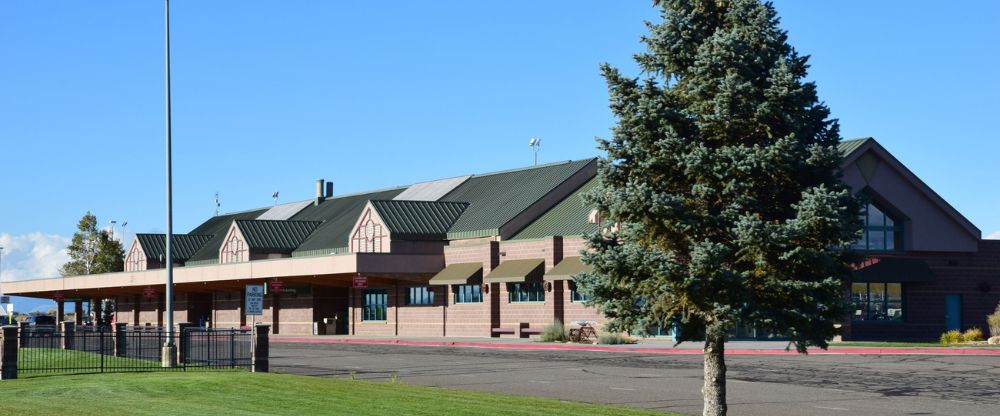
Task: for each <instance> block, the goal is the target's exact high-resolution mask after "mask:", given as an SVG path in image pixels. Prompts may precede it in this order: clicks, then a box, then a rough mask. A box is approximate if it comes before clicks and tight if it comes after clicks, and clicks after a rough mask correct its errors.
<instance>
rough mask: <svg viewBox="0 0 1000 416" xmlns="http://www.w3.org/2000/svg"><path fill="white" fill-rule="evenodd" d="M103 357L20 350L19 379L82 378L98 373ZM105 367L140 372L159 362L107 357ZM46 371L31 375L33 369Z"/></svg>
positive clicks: (71, 351)
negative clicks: (78, 375)
mask: <svg viewBox="0 0 1000 416" xmlns="http://www.w3.org/2000/svg"><path fill="white" fill-rule="evenodd" d="M101 358H102V357H101V355H100V354H97V353H92V352H83V351H73V350H63V349H59V348H21V349H20V350H19V351H18V355H17V367H18V368H19V369H20V370H21V371H19V372H18V377H19V378H31V377H38V376H50V375H53V374H80V373H94V372H99V371H100V367H101ZM103 359H104V367H105V368H106V369H116V370H125V371H128V370H141V369H143V368H148V367H156V366H159V365H160V361H159V360H156V361H151V360H140V359H136V358H124V357H114V356H109V355H105V356H104V357H103ZM41 368H44V369H46V370H45V371H32V370H33V369H41Z"/></svg>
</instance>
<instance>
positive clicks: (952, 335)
mask: <svg viewBox="0 0 1000 416" xmlns="http://www.w3.org/2000/svg"><path fill="white" fill-rule="evenodd" d="M960 342H962V332H961V331H959V330H957V329H952V330H951V331H948V332H945V333H943V334H941V343H942V344H958V343H960Z"/></svg>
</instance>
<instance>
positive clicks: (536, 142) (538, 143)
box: [528, 138, 542, 165]
mask: <svg viewBox="0 0 1000 416" xmlns="http://www.w3.org/2000/svg"><path fill="white" fill-rule="evenodd" d="M528 146H531V149H532V150H534V151H535V165H538V149H539V148H541V147H542V139H539V138H532V139H531V140H528Z"/></svg>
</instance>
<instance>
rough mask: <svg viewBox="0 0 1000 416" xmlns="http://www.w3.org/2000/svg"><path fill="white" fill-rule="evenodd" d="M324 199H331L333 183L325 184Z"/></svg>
mask: <svg viewBox="0 0 1000 416" xmlns="http://www.w3.org/2000/svg"><path fill="white" fill-rule="evenodd" d="M326 197H327V198H333V181H330V182H327V183H326Z"/></svg>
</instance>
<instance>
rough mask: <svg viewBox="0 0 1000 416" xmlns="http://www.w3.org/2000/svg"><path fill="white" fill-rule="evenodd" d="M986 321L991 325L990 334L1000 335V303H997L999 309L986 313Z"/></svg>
mask: <svg viewBox="0 0 1000 416" xmlns="http://www.w3.org/2000/svg"><path fill="white" fill-rule="evenodd" d="M986 322H987V323H988V324H989V325H990V335H992V336H994V337H1000V305H997V310H995V311H993V313H991V314H989V315H986Z"/></svg>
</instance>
